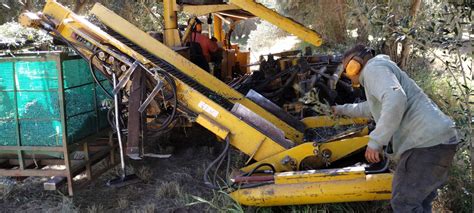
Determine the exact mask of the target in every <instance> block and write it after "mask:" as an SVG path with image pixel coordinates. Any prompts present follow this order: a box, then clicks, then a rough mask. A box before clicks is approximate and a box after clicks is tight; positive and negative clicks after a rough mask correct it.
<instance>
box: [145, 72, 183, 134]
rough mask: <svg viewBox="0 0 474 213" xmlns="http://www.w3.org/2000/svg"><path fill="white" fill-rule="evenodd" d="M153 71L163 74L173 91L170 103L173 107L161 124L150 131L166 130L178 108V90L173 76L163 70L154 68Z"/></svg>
mask: <svg viewBox="0 0 474 213" xmlns="http://www.w3.org/2000/svg"><path fill="white" fill-rule="evenodd" d="M155 71H156V72H157V73H160V74H161V75H163V77H164V78H165V80H166V81H167V82H168V84H169V85H170V86H171V90H172V92H173V102H172V105H173V106H172V108H173V109H172V111H171V115H170V116H168V117H167V118H166V120H165V121H164V122H163V124H162V125H161V126H160V127H159V128H158V129H153V130H150V131H155V132H159V133H161V132H162V131H163V130H166V129H167V128H168V127H169V126H170V125H171V123H172V122H173V120H174V119H175V117H176V112H177V110H178V91H177V90H178V89H177V88H176V83H175V82H174V79H173V77H171V75H170V74H168V73H167V72H165V71H163V70H155Z"/></svg>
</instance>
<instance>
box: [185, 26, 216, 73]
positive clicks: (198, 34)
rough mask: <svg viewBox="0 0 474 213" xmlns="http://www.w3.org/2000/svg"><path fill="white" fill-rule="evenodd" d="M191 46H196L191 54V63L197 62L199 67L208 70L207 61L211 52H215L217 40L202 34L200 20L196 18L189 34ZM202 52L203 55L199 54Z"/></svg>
mask: <svg viewBox="0 0 474 213" xmlns="http://www.w3.org/2000/svg"><path fill="white" fill-rule="evenodd" d="M196 43H197V44H199V47H200V51H201V52H200V51H199V47H196V46H193V44H196ZM191 46H192V48H197V49H196V50H194V51H195V53H194V54H192V55H193V56H192V60H191V61H193V63H195V64H197V65H198V66H200V67H201V68H203V69H205V70H206V71H209V64H208V63H209V62H210V61H211V54H212V53H215V52H217V50H218V45H217V42H214V41H212V40H211V39H209V37H208V36H206V35H204V34H202V22H201V21H200V20H199V19H196V23H195V24H194V27H193V31H192V34H191ZM199 54H202V55H203V56H204V57H201V56H199Z"/></svg>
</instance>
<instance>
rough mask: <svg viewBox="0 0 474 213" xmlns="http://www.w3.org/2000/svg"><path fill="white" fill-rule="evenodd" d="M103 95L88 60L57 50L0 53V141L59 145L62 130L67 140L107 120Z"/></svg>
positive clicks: (93, 130) (4, 143)
mask: <svg viewBox="0 0 474 213" xmlns="http://www.w3.org/2000/svg"><path fill="white" fill-rule="evenodd" d="M61 74H62V77H63V82H62V84H61V82H59V81H60V79H61V78H59V77H60V76H59V75H61ZM98 75H99V79H101V80H100V82H101V84H102V85H104V86H105V87H106V88H107V89H109V90H111V89H112V88H111V85H110V83H109V82H108V81H107V80H106V79H105V78H104V77H103V76H100V74H98ZM61 85H63V86H62V87H61ZM61 92H63V94H64V101H63V102H62V101H61ZM105 99H107V96H106V95H105V94H104V93H103V91H102V90H100V88H99V87H98V85H97V84H96V83H95V82H94V80H93V78H92V76H91V74H90V71H89V67H88V64H87V62H86V61H84V60H82V59H80V58H78V57H65V56H63V57H61V55H60V54H57V53H55V54H42V55H37V56H25V57H22V56H17V57H15V58H0V134H1V135H2V137H0V146H16V145H21V146H62V142H63V133H64V132H67V142H68V143H74V142H76V141H79V140H81V139H83V138H85V137H87V136H90V135H92V134H95V133H97V132H98V131H99V130H100V129H103V128H105V127H107V126H108V123H107V109H105V108H104V107H102V106H101V105H102V103H103V102H104V100H105ZM61 104H64V111H65V115H64V118H65V121H64V122H65V127H66V129H64V128H63V125H62V116H61Z"/></svg>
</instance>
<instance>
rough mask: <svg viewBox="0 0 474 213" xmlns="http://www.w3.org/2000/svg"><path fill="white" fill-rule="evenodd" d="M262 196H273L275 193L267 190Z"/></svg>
mask: <svg viewBox="0 0 474 213" xmlns="http://www.w3.org/2000/svg"><path fill="white" fill-rule="evenodd" d="M263 194H265V195H274V194H275V191H274V190H273V189H269V190H265V191H264V192H263Z"/></svg>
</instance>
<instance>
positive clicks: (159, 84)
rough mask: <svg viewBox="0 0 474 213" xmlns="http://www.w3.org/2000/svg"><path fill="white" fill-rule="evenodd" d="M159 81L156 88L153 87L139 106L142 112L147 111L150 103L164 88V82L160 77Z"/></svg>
mask: <svg viewBox="0 0 474 213" xmlns="http://www.w3.org/2000/svg"><path fill="white" fill-rule="evenodd" d="M157 81H158V83H157V84H156V86H155V88H153V91H151V93H150V95H148V97H147V98H146V99H145V101H144V102H143V103H142V104H141V105H140V108H138V111H139V112H140V113H142V112H143V111H145V109H146V108H147V107H148V105H150V102H151V101H152V100H153V98H155V96H156V95H157V94H158V92H160V90H161V89H162V88H163V82H162V81H161V80H159V79H157Z"/></svg>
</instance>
